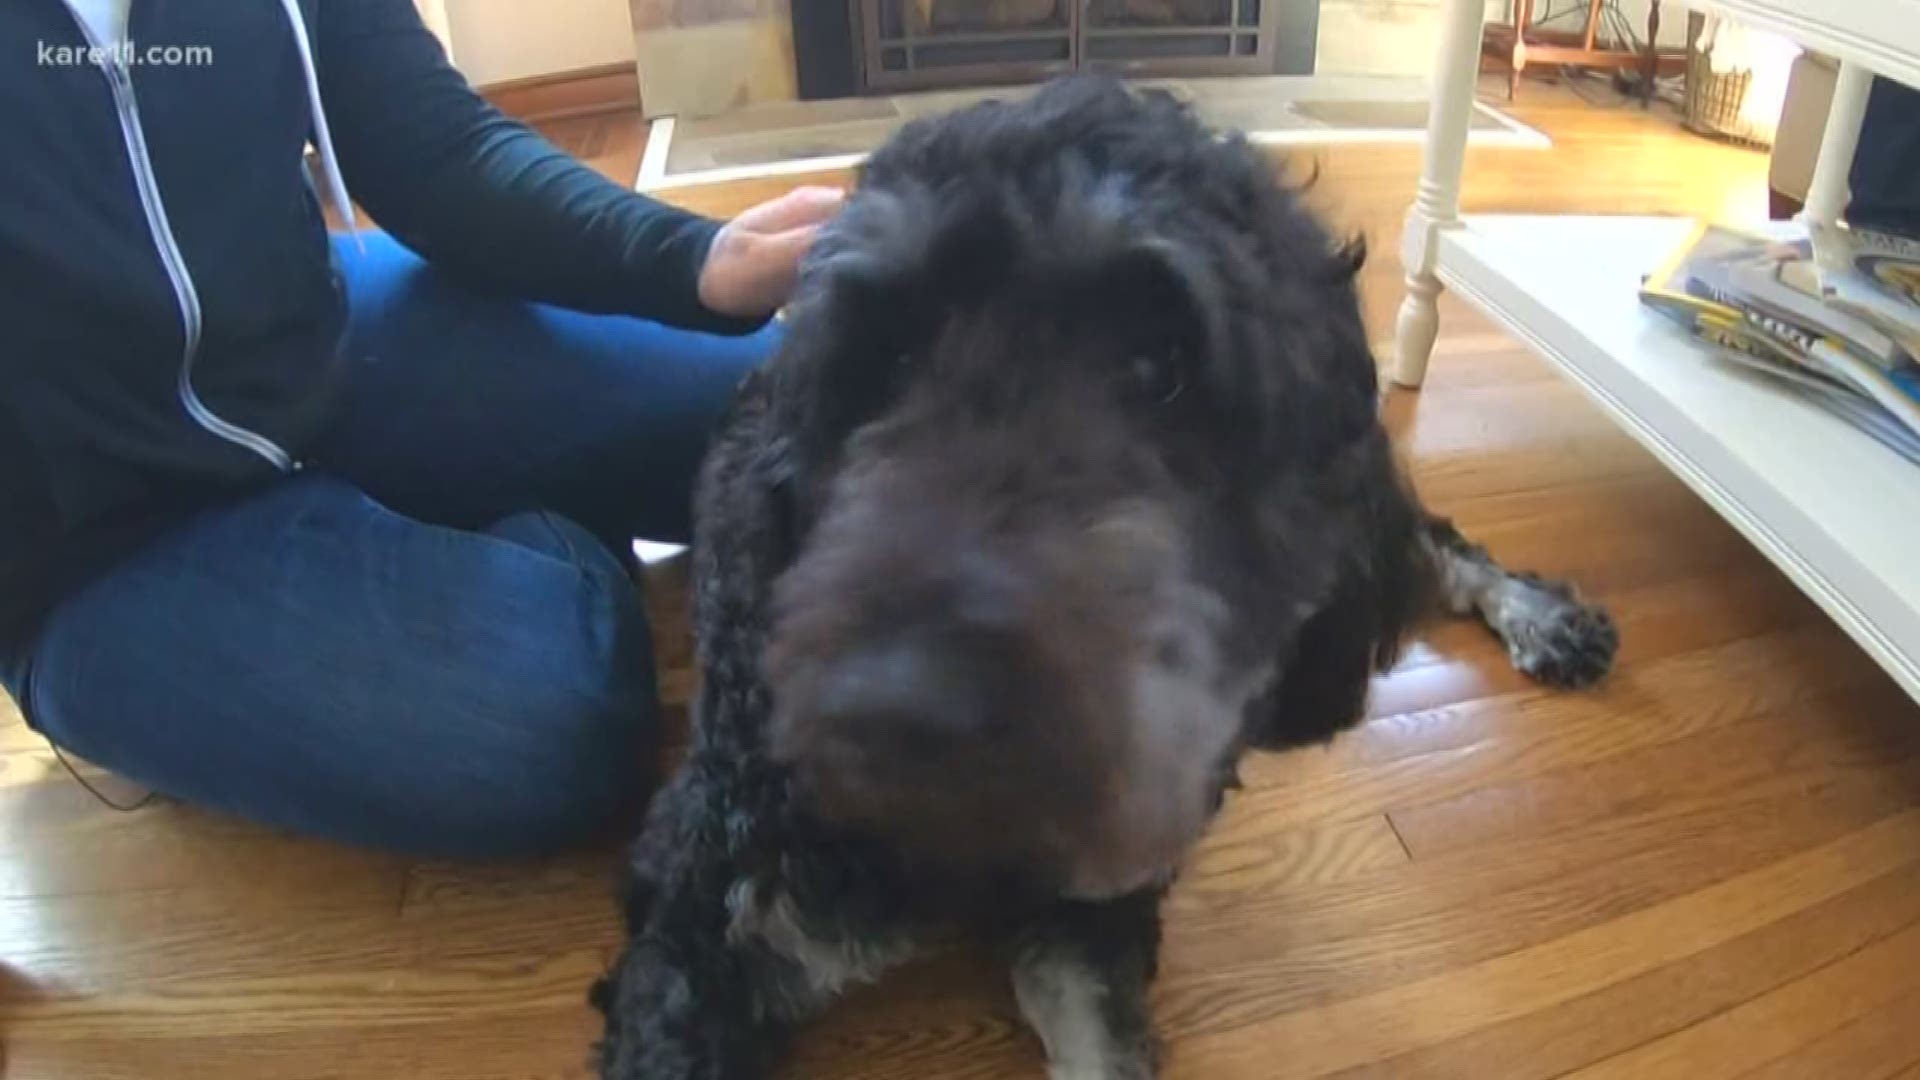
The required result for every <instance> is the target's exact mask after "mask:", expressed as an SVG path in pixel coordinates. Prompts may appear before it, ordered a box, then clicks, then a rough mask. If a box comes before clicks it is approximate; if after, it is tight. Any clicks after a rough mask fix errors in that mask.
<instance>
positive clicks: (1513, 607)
mask: <svg viewBox="0 0 1920 1080" xmlns="http://www.w3.org/2000/svg"><path fill="white" fill-rule="evenodd" d="M1514 584H1515V585H1516V586H1517V588H1516V589H1515V590H1514V591H1513V593H1512V595H1510V596H1508V597H1507V598H1505V601H1504V602H1503V604H1502V605H1501V606H1502V608H1503V609H1504V610H1503V611H1502V613H1501V615H1502V617H1501V619H1500V626H1499V630H1500V636H1501V637H1502V638H1503V639H1504V640H1505V641H1506V644H1507V655H1508V656H1509V657H1510V658H1511V659H1512V660H1513V666H1514V667H1515V668H1517V669H1518V670H1519V671H1520V672H1521V673H1522V674H1524V675H1526V676H1528V677H1530V678H1533V679H1537V680H1539V681H1540V682H1542V683H1544V684H1546V685H1548V686H1551V687H1554V688H1556V689H1560V690H1581V689H1585V688H1587V687H1589V686H1592V685H1593V684H1595V683H1597V682H1599V681H1600V680H1601V679H1602V678H1604V677H1606V674H1607V672H1609V671H1611V670H1612V669H1613V658H1614V654H1615V653H1617V652H1619V651H1620V631H1619V629H1618V628H1617V627H1615V626H1614V624H1613V617H1612V616H1611V615H1608V614H1607V612H1606V609H1605V608H1602V607H1600V606H1598V605H1596V604H1588V603H1584V602H1582V601H1581V599H1580V598H1579V596H1577V595H1576V594H1575V593H1574V591H1573V590H1572V589H1571V588H1569V587H1568V586H1567V585H1565V584H1562V583H1560V582H1555V581H1547V580H1545V579H1543V578H1540V577H1537V576H1535V575H1532V574H1517V575H1515V576H1514Z"/></svg>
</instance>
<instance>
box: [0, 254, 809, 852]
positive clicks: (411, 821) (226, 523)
mask: <svg viewBox="0 0 1920 1080" xmlns="http://www.w3.org/2000/svg"><path fill="white" fill-rule="evenodd" d="M343 265H344V267H345V269H346V274H347V277H348V286H349V292H350V295H351V300H352V312H353V316H352V327H351V331H350V335H349V346H350V349H351V353H352V356H353V357H354V361H355V363H356V365H357V369H356V371H355V373H354V379H353V382H352V389H351V392H350V394H349V398H350V400H349V401H348V402H347V403H346V405H345V407H344V412H343V418H342V419H341V421H340V422H339V424H338V425H337V427H336V428H335V429H334V430H333V431H332V432H331V434H330V435H329V436H328V437H327V438H325V439H324V440H322V442H321V445H319V446H318V447H317V448H316V450H315V452H314V453H313V454H312V455H311V462H310V464H308V466H307V467H306V468H305V469H304V470H303V471H302V472H300V473H297V474H295V475H294V476H292V477H290V478H288V479H286V480H284V481H282V482H279V483H278V484H276V485H274V486H273V487H271V488H269V489H268V490H266V491H264V492H263V493H261V494H259V495H257V496H255V497H252V498H250V499H247V500H244V501H241V502H239V503H237V504H235V505H230V506H225V507H222V508H219V509H216V510H214V511H212V512H208V513H205V514H202V515H200V516H199V517H197V518H195V519H193V520H191V521H189V522H188V523H186V524H185V525H184V526H182V527H180V528H178V529H177V530H175V531H173V532H172V533H171V534H169V535H167V536H165V537H163V538H162V539H161V540H159V541H158V542H156V543H154V544H152V545H150V546H148V547H147V548H146V549H145V550H143V551H142V552H140V553H139V554H138V555H136V556H135V557H134V558H132V559H131V560H129V561H127V562H125V563H123V564H121V565H119V566H118V567H116V568H115V569H114V570H112V571H111V572H109V573H108V574H106V575H105V576H104V577H102V578H101V579H99V580H97V581H95V582H94V583H92V584H91V585H89V586H88V587H87V588H85V589H84V590H82V591H81V592H80V593H79V594H77V595H75V596H73V597H71V598H69V599H68V600H67V601H66V602H65V603H64V604H63V605H62V606H61V607H59V608H58V609H57V610H56V611H55V612H54V613H53V614H52V615H51V617H50V618H49V619H48V620H47V622H46V624H45V626H44V628H43V629H42V630H41V632H40V633H39V634H38V635H37V637H36V639H35V640H33V641H31V642H29V643H28V645H27V646H26V647H25V649H23V650H21V651H20V653H19V654H18V655H14V656H9V657H0V681H4V682H5V684H6V686H7V688H8V690H9V691H10V692H11V693H12V694H13V695H14V697H15V698H16V700H17V701H18V702H19V703H20V705H21V708H22V710H23V711H24V712H25V714H26V716H27V717H28V720H29V722H30V723H31V724H32V725H33V726H34V727H35V728H37V729H38V730H39V731H41V732H42V733H43V734H45V735H46V736H47V737H48V738H49V739H51V740H52V741H53V742H54V743H56V744H58V745H59V746H62V747H65V748H67V749H69V750H71V751H72V752H74V753H76V754H79V755H81V756H83V757H85V758H87V759H89V760H91V761H94V762H96V763H98V764H100V765H103V766H106V767H107V768H109V769H112V770H113V771H115V772H117V773H119V774H121V775H123V776H126V777H129V778H131V779H134V780H137V781H140V782H142V783H144V784H146V785H147V786H149V787H152V788H154V789H155V790H157V791H160V792H163V793H165V794H168V795H172V796H174V797H177V798H179V799H181V800H183V801H186V802H190V803H195V804H198V805H202V806H205V807H209V808H213V809H216V810H220V811H226V812H229V813H232V814H237V815H240V816H243V817H246V818H251V819H253V820H255V821H259V822H263V823H266V824H269V825H273V826H278V827H282V828H285V829H289V830H293V831H297V832H301V833H306V834H311V835H318V836H322V837H329V838H333V839H337V840H342V841H346V842H350V843H354V844H361V845H368V846H373V847H379V848H385V849H390V850H396V851H401V852H406V853H411V854H425V855H441V856H454V857H489V856H519V855H527V854H535V853H540V852H545V851H550V850H554V849H557V848H560V847H563V846H566V845H570V844H572V843H574V842H577V841H582V840H585V839H587V838H589V837H592V836H593V835H595V834H596V833H597V832H599V831H600V830H601V829H604V828H606V827H608V826H609V825H611V824H613V823H614V822H616V821H618V820H621V819H622V818H623V815H625V814H626V813H628V812H630V811H632V810H635V809H637V808H638V806H639V805H640V804H641V803H643V802H644V799H645V797H646V795H647V793H648V786H649V781H650V779H651V777H652V775H653V771H654V767H653V756H652V750H653V748H654V745H655V735H656V728H655V701H654V678H653V658H652V652H651V647H650V641H649V636H648V631H647V625H646V620H645V617H644V615H643V613H642V607H641V603H640V596H639V593H638V591H637V589H636V587H635V585H634V584H633V582H632V579H631V577H630V575H629V574H628V573H627V568H626V563H625V561H624V560H623V558H622V556H621V555H619V554H616V552H617V551H620V550H622V549H625V548H627V547H629V546H630V541H631V539H632V538H635V537H641V538H648V539H657V540H664V541H678V540H684V539H685V538H686V535H687V532H688V527H689V521H688V519H689V512H690V506H689V503H690V498H691V487H692V481H693V477H694V474H695V472H696V469H697V466H698V462H699V460H700V458H701V456H702V453H703V451H704V448H705V444H706V441H707V437H708V435H709V434H710V432H711V431H712V429H713V427H714V425H715V423H716V421H717V420H718V418H719V416H720V414H721V412H722V411H723V409H724V408H725V407H726V404H727V402H728V401H729V400H730V398H731V395H732V392H733V390H734V387H735V386H736V384H737V383H738V382H739V380H740V378H741V377H742V376H743V375H744V374H745V373H746V371H747V370H748V369H750V368H751V367H753V366H754V365H755V364H757V363H759V362H760V361H761V360H762V359H763V358H764V357H765V356H766V355H767V353H768V351H769V349H770V348H771V346H772V341H773V337H772V332H771V331H768V332H763V333H761V334H757V335H754V336H751V337H745V338H718V337H711V336H706V335H700V334H693V333H686V332H681V331H676V330H671V329H668V328H665V327H661V326H658V325H654V324H651V323H647V322H642V321H639V320H634V319H626V318H616V317H600V316H588V315H582V314H578V313H574V312H565V311H560V310H556V309H552V308H547V307H541V306H536V305H529V304H523V303H518V302H513V301H508V300H505V299H500V298H495V297H487V296H482V295H477V294H475V293H473V292H471V291H468V290H466V289H464V288H463V287H462V286H461V285H459V284H457V283H455V282H453V281H450V280H448V279H447V278H446V277H444V276H442V275H440V274H438V273H436V272H434V271H433V270H431V269H429V268H427V267H426V266H424V265H423V264H422V263H420V262H419V261H418V260H417V259H416V258H414V256H412V255H411V254H410V253H408V252H407V251H406V250H405V249H403V248H401V247H400V246H399V245H398V244H397V243H395V242H393V241H392V240H391V239H389V238H387V237H385V236H383V235H369V236H368V237H367V251H366V252H365V253H360V252H357V251H355V252H344V253H343Z"/></svg>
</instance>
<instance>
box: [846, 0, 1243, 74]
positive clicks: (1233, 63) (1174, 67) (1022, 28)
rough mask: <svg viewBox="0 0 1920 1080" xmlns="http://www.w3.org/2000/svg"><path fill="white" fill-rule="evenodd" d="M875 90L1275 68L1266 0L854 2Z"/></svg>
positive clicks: (931, 0)
mask: <svg viewBox="0 0 1920 1080" xmlns="http://www.w3.org/2000/svg"><path fill="white" fill-rule="evenodd" d="M850 2H852V3H853V4H854V5H855V7H856V8H857V9H858V14H859V22H858V23H857V25H858V26H860V28H861V30H862V39H863V45H864V48H863V53H864V56H863V59H864V61H865V63H864V65H863V66H864V73H865V75H864V80H863V81H864V83H865V85H866V87H867V88H868V89H870V90H904V89H928V88H933V87H942V86H966V85H979V84H981V83H988V82H1024V81H1030V80H1035V79H1044V78H1046V77H1048V76H1050V75H1056V74H1059V73H1061V72H1066V71H1073V70H1076V69H1096V70H1109V71H1115V72H1118V73H1121V74H1126V75H1133V76H1152V75H1166V76H1180V75H1230V74H1266V73H1271V72H1272V71H1273V35H1274V23H1275V20H1274V18H1273V17H1272V13H1271V11H1269V10H1268V9H1270V8H1272V7H1274V6H1275V5H1274V4H1273V3H1271V2H1270V0H1269V2H1263V0H850Z"/></svg>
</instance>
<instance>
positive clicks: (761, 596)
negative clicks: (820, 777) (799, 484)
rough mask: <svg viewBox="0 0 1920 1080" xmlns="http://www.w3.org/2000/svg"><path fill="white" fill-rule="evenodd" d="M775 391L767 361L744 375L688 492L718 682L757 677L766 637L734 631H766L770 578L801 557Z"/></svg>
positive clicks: (697, 614) (700, 615)
mask: <svg viewBox="0 0 1920 1080" xmlns="http://www.w3.org/2000/svg"><path fill="white" fill-rule="evenodd" d="M771 391H772V379H771V377H770V375H769V374H768V372H767V371H766V370H765V369H761V370H757V371H755V372H753V373H751V374H750V375H748V376H747V378H746V380H745V381H744V382H743V383H742V384H741V387H740V390H739V393H738V395H737V396H736V398H735V401H734V405H733V409H732V411H731V412H730V413H729V415H728V417H727V418H726V420H725V421H723V423H722V425H721V428H720V431H719V433H718V434H717V435H716V436H715V437H714V439H713V442H712V444H711V446H710V447H709V449H708V451H707V456H706V459H705V461H704V462H703V463H702V465H701V469H700V478H699V483H698V486H697V488H696V490H695V493H694V533H695V543H694V553H695V556H696V560H695V562H694V567H693V592H694V629H695V633H696V637H697V638H698V639H699V642H698V644H699V649H700V654H701V656H700V658H701V662H702V664H703V666H704V667H705V668H706V669H707V672H708V675H707V678H708V680H709V681H711V682H713V683H715V684H718V685H723V686H734V687H757V686H759V685H760V678H759V673H758V670H757V667H758V664H759V655H760V652H761V645H762V644H763V643H761V642H756V641H740V640H738V636H739V635H740V634H743V633H747V634H756V635H763V634H764V633H765V627H766V626H767V625H768V624H769V622H770V619H771V616H770V615H769V608H770V607H771V605H772V595H773V583H774V580H775V579H776V578H778V577H779V576H780V574H781V573H783V572H784V571H785V570H786V568H787V567H788V566H790V565H792V563H793V560H794V559H795V558H796V557H797V554H798V551H799V545H800V540H801V536H800V534H801V531H802V529H803V528H804V526H803V524H802V523H801V522H800V521H799V520H798V519H797V517H796V513H795V510H794V506H793V498H792V479H793V469H792V464H791V460H792V455H791V453H790V450H789V447H788V445H787V443H786V441H785V440H784V439H783V438H782V437H780V435H779V434H778V430H779V428H778V421H777V420H776V418H775V417H774V415H773V412H772V408H771V404H772V401H771ZM741 665H745V666H744V667H741ZM730 667H731V668H739V670H726V669H728V668H730Z"/></svg>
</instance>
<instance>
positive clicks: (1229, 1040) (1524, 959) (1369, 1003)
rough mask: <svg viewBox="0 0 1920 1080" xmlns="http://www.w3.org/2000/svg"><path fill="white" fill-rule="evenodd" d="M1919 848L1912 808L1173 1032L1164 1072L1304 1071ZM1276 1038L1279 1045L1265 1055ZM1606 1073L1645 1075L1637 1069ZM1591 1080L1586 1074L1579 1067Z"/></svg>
mask: <svg viewBox="0 0 1920 1080" xmlns="http://www.w3.org/2000/svg"><path fill="white" fill-rule="evenodd" d="M1916 859H1920V810H1909V811H1905V812H1903V813H1901V814H1898V815H1896V816H1894V817H1891V818H1887V819H1885V820H1884V821H1881V822H1879V823H1877V824H1875V825H1873V826H1870V827H1868V828H1865V829H1862V830H1860V831H1859V832H1856V833H1853V834H1851V835H1848V836H1845V837H1842V838H1840V839H1838V840H1834V841H1831V842H1829V843H1827V844H1823V845H1821V846H1820V847H1818V848H1815V849H1813V850H1811V851H1808V852H1805V853H1802V854H1800V855H1797V856H1794V857H1792V858H1788V859H1784V860H1781V861H1780V862H1778V863H1774V864H1772V865H1769V866H1766V867H1763V868H1761V869H1758V870H1754V871H1752V872H1750V873H1748V874H1745V875H1742V876H1740V877H1738V878H1734V879H1732V880H1729V881H1726V882H1723V883H1721V884H1719V885H1715V886H1712V887H1709V888H1706V889H1702V890H1700V891H1699V892H1696V893H1693V894H1690V895H1688V896H1685V897H1681V898H1679V899H1677V900H1673V901H1670V902H1668V903H1665V904H1661V905H1658V906H1656V907H1653V908H1649V909H1646V910H1642V911H1636V912H1633V913H1631V914H1628V915H1625V916H1622V917H1621V918H1618V919H1615V920H1612V921H1609V922H1606V923H1602V924H1600V925H1597V926H1593V927H1590V928H1588V929H1586V930H1581V931H1577V932H1574V933H1571V934H1567V935H1565V936H1562V937H1558V938H1555V939H1554V940H1553V941H1550V942H1548V943H1546V944H1543V945H1540V946H1536V947H1535V948H1532V949H1528V950H1525V951H1522V952H1519V953H1513V954H1509V955H1506V956H1501V957H1497V958H1494V959H1492V960H1487V961H1483V962H1481V963H1479V964H1475V965H1472V966H1470V967H1465V968H1460V969H1457V970H1454V971H1449V972H1446V973H1444V974H1441V975H1436V976H1431V977H1428V978H1426V979H1421V980H1418V981H1415V982H1410V983H1404V984H1402V985H1399V986H1395V987H1392V988H1390V989H1386V990H1382V991H1377V992H1375V993H1371V994H1368V995H1366V996H1363V997H1359V998H1352V999H1348V1000H1345V1001H1339V1002H1334V1003H1332V1004H1328V1005H1325V1006H1321V1007H1318V1008H1309V1009H1300V1010H1297V1011H1292V1012H1288V1013H1286V1014H1284V1015H1281V1016H1276V1017H1271V1018H1267V1019H1263V1020H1260V1021H1257V1022H1254V1023H1251V1024H1247V1025H1243V1026H1236V1027H1234V1028H1232V1029H1229V1030H1224V1031H1219V1032H1212V1033H1207V1034H1200V1035H1195V1036H1192V1037H1190V1038H1187V1039H1184V1040H1182V1041H1181V1042H1179V1043H1177V1044H1175V1046H1174V1047H1173V1048H1172V1052H1171V1054H1170V1060H1169V1062H1168V1068H1167V1070H1166V1076H1167V1077H1168V1080H1180V1078H1182V1077H1189V1076H1191V1077H1212V1076H1220V1075H1223V1074H1227V1075H1253V1070H1254V1069H1261V1070H1263V1074H1264V1075H1266V1076H1269V1077H1272V1078H1274V1080H1284V1078H1287V1077H1313V1076H1319V1075H1322V1074H1325V1073H1328V1072H1333V1071H1336V1070H1338V1069H1341V1068H1346V1067H1349V1066H1352V1065H1359V1064H1366V1063H1368V1062H1371V1061H1377V1060H1379V1059H1381V1058H1384V1057H1388V1056H1391V1055H1392V1054H1395V1053H1402V1052H1405V1051H1406V1050H1408V1049H1412V1048H1414V1047H1417V1046H1419V1045H1422V1044H1423V1043H1425V1042H1429V1041H1433V1040H1435V1039H1441V1038H1450V1037H1455V1036H1458V1035H1461V1034H1465V1033H1467V1032H1471V1031H1475V1030H1478V1029H1480V1028H1483V1027H1486V1026H1488V1025H1490V1024H1493V1023H1498V1022H1500V1021H1503V1020H1509V1019H1513V1018H1514V1017H1517V1016H1521V1015H1525V1013H1526V1012H1528V1011H1530V1010H1534V1009H1539V1008H1541V1007H1543V1006H1545V1005H1551V1004H1558V1003H1561V1002H1565V1001H1570V1000H1573V999H1575V998H1577V997H1579V996H1580V995H1581V994H1585V993H1590V992H1592V991H1593V990H1596V989H1600V988H1602V987H1605V986H1607V985H1610V984H1612V983H1614V982H1617V981H1619V980H1621V979H1623V978H1629V977H1632V976H1634V975H1637V974H1641V973H1643V972H1645V971H1650V970H1654V969H1656V968H1658V967H1660V966H1661V965H1663V964H1667V963H1672V962H1673V961H1675V960H1678V959H1681V958H1684V957H1686V956H1690V955H1692V954H1694V953H1696V952H1699V951H1700V950H1701V949H1704V948H1709V947H1711V946H1713V945H1717V944H1720V943H1722V942H1725V941H1728V940H1731V939H1733V938H1735V937H1738V936H1739V935H1741V934H1745V933H1750V932H1752V931H1754V930H1757V929H1760V928H1762V927H1765V926H1767V925H1769V924H1771V923H1773V922H1776V921H1778V920H1780V919H1783V918H1786V917H1788V916H1789V915H1792V914H1793V913H1795V912H1797V911H1801V910H1803V909H1805V908H1807V907H1810V906H1812V905H1814V904H1818V903H1821V902H1823V901H1826V900H1829V899H1832V898H1833V897H1836V896H1840V895H1842V894H1844V893H1845V892H1847V891H1849V890H1851V889H1854V888H1857V887H1860V886H1862V885H1866V884H1868V883H1870V882H1872V881H1874V880H1876V879H1877V878H1879V877H1882V876H1884V875H1886V874H1889V873H1892V872H1894V871H1896V870H1900V869H1902V868H1905V867H1907V866H1910V865H1912V864H1913V862H1914V861H1915V860H1916ZM1897 940H1898V945H1897V946H1891V945H1890V947H1888V948H1886V949H1876V950H1873V953H1872V954H1871V955H1873V956H1874V957H1875V958H1876V959H1883V960H1884V962H1885V963H1886V970H1885V971H1884V972H1883V974H1886V975H1888V976H1890V977H1891V975H1892V972H1893V971H1894V970H1897V969H1904V970H1906V971H1908V972H1920V963H1916V961H1920V951H1913V950H1920V930H1916V931H1914V932H1913V933H1911V934H1904V933H1903V935H1902V937H1901V938H1899V939H1897ZM1276 1046H1284V1047H1287V1048H1288V1052H1287V1053H1285V1054H1281V1055H1275V1054H1273V1053H1272V1050H1273V1048H1274V1047H1276ZM1614 1075H1621V1076H1634V1077H1636V1078H1640V1077H1645V1076H1647V1075H1649V1074H1648V1073H1646V1072H1644V1071H1638V1072H1628V1073H1616V1074H1614ZM1584 1080H1591V1077H1588V1078H1584Z"/></svg>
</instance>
